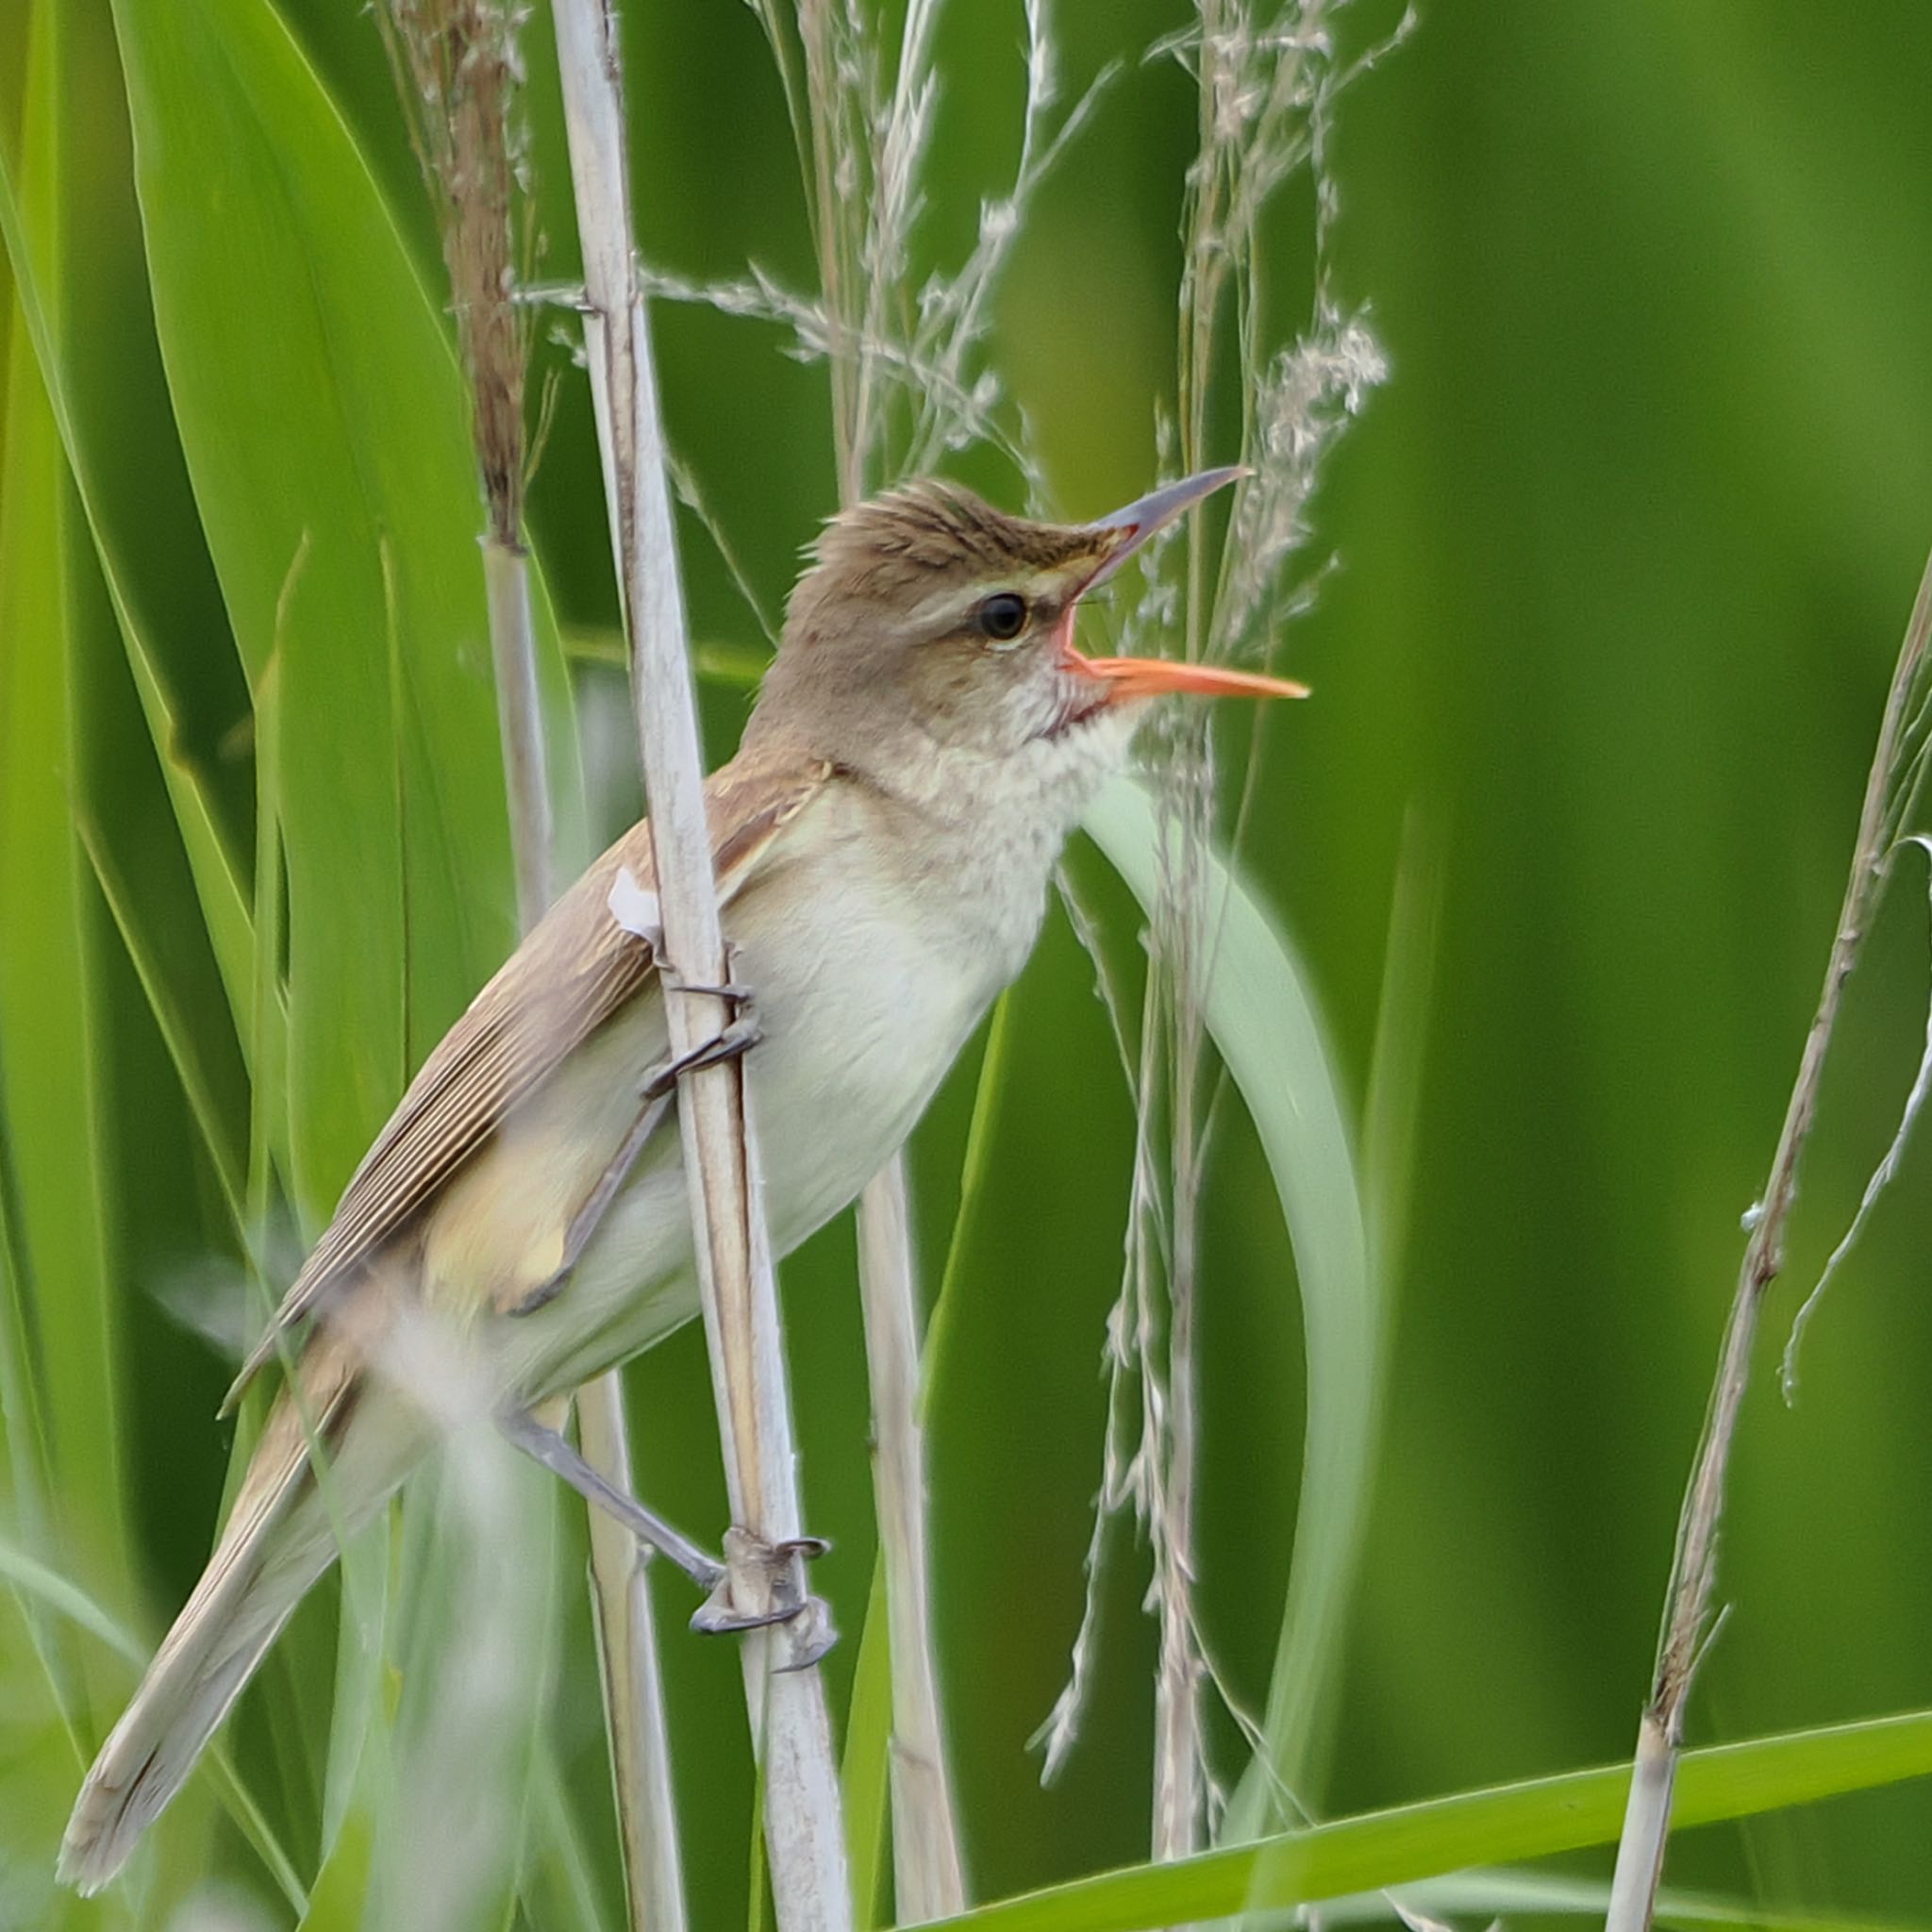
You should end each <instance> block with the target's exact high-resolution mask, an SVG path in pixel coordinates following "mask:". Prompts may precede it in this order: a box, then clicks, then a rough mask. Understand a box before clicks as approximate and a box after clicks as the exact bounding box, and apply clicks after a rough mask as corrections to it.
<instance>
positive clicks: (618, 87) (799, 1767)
mask: <svg viewBox="0 0 1932 1932" xmlns="http://www.w3.org/2000/svg"><path fill="white" fill-rule="evenodd" d="M556 17H557V34H558V55H559V59H560V64H561V67H562V72H563V87H564V99H565V113H566V119H567V124H568V130H569V137H570V151H571V169H572V175H573V177H574V180H575V188H576V197H577V213H578V225H579V232H580V234H581V237H582V245H583V258H584V277H585V284H586V291H587V296H588V312H587V315H586V334H587V337H588V339H589V348H590V362H591V375H592V387H593V394H594V396H595V399H596V402H597V410H598V429H599V441H600V444H601V446H602V449H603V454H604V459H605V481H606V489H607V491H608V496H609V500H610V504H611V508H612V516H613V521H614V525H615V529H616V535H617V561H618V574H619V578H620V581H621V583H622V585H623V589H624V598H625V613H626V616H627V619H628V622H629V626H630V644H631V654H632V658H631V662H632V681H633V691H634V694H635V696H636V699H637V702H638V711H639V736H640V741H641V754H642V758H643V767H644V787H645V791H646V794H647V796H648V798H649V801H650V807H651V837H652V844H653V849H654V851H655V854H656V858H657V874H658V897H659V904H660V908H661V914H662V920H663V927H664V941H665V948H666V953H667V956H668V958H670V959H671V960H672V961H674V962H675V966H676V968H677V970H678V973H679V974H681V976H682V977H683V978H684V979H685V980H686V981H688V982H693V983H696V984H701V985H702V984H709V985H712V986H717V985H722V984H724V982H725V981H726V980H727V979H728V978H729V976H730V962H729V960H728V959H727V958H726V957H725V952H724V940H723V935H722V931H721V928H720V925H719V919H718V903H717V891H716V887H715V884H714V881H713V878H712V868H711V854H710V841H709V835H708V829H707V825H706V818H705V805H704V791H703V780H704V769H703V764H702V761H701V758H700V755H699V749H698V737H697V724H696V717H695V708H694V704H693V699H692V692H691V667H690V658H689V654H688V653H689V647H688V641H687V639H686V635H685V623H684V608H683V595H682V591H681V587H680V584H679V579H678V573H677V562H676V550H675V536H674V531H673V526H672V513H671V500H670V490H669V483H668V478H667V475H666V466H665V462H664V454H663V443H662V432H661V427H660V423H659V418H658V398H657V384H656V376H655V371H654V367H653V363H652V358H651V348H650V337H649V332H648V326H647V323H646V319H645V315H644V308H643V302H642V298H641V294H640V292H639V289H638V282H637V274H636V266H635V260H634V257H633V248H632V234H633V227H632V224H631V221H630V209H629V185H628V175H627V173H626V162H625V139H624V109H623V92H622V77H621V66H620V60H619V54H618V40H617V27H616V21H615V17H614V15H613V14H612V12H611V10H610V8H609V7H608V4H606V0H558V6H557V8H556ZM646 696H648V702H646V701H645V699H646ZM666 1007H667V1011H668V1016H669V1022H670V1028H671V1041H672V1045H673V1047H674V1049H675V1051H676V1052H678V1053H680V1054H682V1053H687V1052H689V1051H691V1048H693V1047H694V1046H696V1045H697V1044H699V1043H700V1042H701V1041H705V1040H707V1039H708V1038H711V1037H714V1036H715V1035H717V1034H718V1033H720V1032H722V1031H723V1029H724V1026H725V1025H726V1024H727V1023H728V1021H729V1019H730V1017H731V1015H730V1013H729V1011H728V1010H727V1007H726V1003H725V1002H724V1001H723V1000H721V999H718V998H716V997H715V996H713V995H711V994H708V993H700V992H694V991H679V990H675V989H674V988H673V987H671V986H669V985H667V988H666ZM677 1113H678V1130H679V1134H680V1137H681V1139H682V1141H683V1146H684V1170H685V1174H686V1176H687V1182H688V1188H689V1194H690V1202H691V1222H692V1226H693V1230H694V1233H695V1235H696V1248H697V1262H698V1279H699V1288H700V1291H701V1294H702V1298H703V1304H704V1315H705V1333H706V1340H707V1342H708V1346H709V1350H710V1357H711V1367H712V1382H713V1391H714V1394H715V1395H716V1398H717V1406H718V1422H719V1432H720V1435H721V1437H722V1439H723V1441H724V1458H725V1472H726V1478H727V1484H728V1488H729V1491H730V1496H731V1506H732V1513H733V1517H734V1519H735V1521H737V1522H738V1523H740V1524H742V1525H743V1526H744V1527H745V1528H746V1529H748V1530H750V1531H752V1532H753V1533H754V1534H756V1535H758V1536H760V1537H762V1538H764V1539H765V1540H766V1541H768V1542H771V1543H774V1544H776V1543H782V1542H784V1541H787V1540H789V1539H791V1538H794V1537H796V1536H797V1535H798V1534H799V1533H800V1527H801V1524H800V1517H799V1506H798V1496H797V1491H796V1485H795V1480H794V1474H793V1472H794V1465H795V1461H796V1453H795V1449H794V1446H793V1433H792V1428H791V1401H790V1395H789V1391H788V1389H787V1386H786V1374H785V1363H784V1355H783V1349H782V1346H781V1344H780V1340H779V1322H778V1308H777V1294H776V1290H775V1286H774V1281H773V1278H772V1267H771V1254H770V1247H769V1243H768V1241H767V1240H766V1236H765V1232H764V1226H763V1215H762V1210H761V1208H760V1206H759V1203H758V1198H757V1194H756V1191H755V1183H756V1177H757V1174H758V1158H757V1150H756V1146H755V1143H754V1141H753V1139H752V1131H753V1130H752V1124H751V1123H750V1121H749V1120H748V1118H747V1116H746V1113H745V1109H744V1088H743V1081H742V1075H741V1068H740V1067H739V1066H738V1065H737V1064H736V1063H726V1064H724V1065H720V1066H716V1067H713V1068H710V1069H708V1070H707V1071H704V1072H701V1073H699V1074H695V1075H693V1076H691V1077H689V1078H687V1079H686V1080H685V1081H684V1082H683V1084H682V1087H681V1089H680V1094H679V1106H678V1109H677ZM791 1567H792V1571H793V1574H792V1576H791V1584H792V1586H793V1587H794V1588H795V1589H796V1590H797V1591H799V1592H800V1594H801V1595H802V1594H803V1593H804V1591H805V1582H804V1578H803V1576H802V1574H798V1572H799V1571H800V1569H801V1568H802V1566H801V1565H800V1563H799V1561H798V1559H797V1558H795V1557H794V1558H793V1559H792V1566H791ZM758 1587H759V1581H758V1577H757V1576H756V1575H755V1574H754V1575H751V1576H748V1577H747V1578H746V1579H745V1594H747V1595H748V1594H750V1593H751V1592H753V1591H756V1590H757V1589H758ZM796 1642H797V1633H796V1631H795V1629H794V1627H793V1626H787V1625H780V1626H777V1627H775V1628H774V1629H770V1630H765V1631H759V1632H755V1633H753V1634H751V1635H750V1636H748V1637H747V1638H746V1639H745V1641H744V1645H743V1656H744V1671H745V1691H746V1697H747V1701H748V1704H749V1706H750V1710H751V1719H752V1728H753V1735H754V1738H755V1740H757V1742H758V1749H759V1756H760V1758H761V1761H762V1764H763V1768H764V1773H765V1838H766V1845H767V1850H768V1855H769V1857H770V1862H771V1870H772V1888H773V1896H774V1903H775V1905H776V1908H777V1914H778V1920H779V1924H780V1925H781V1926H782V1927H783V1928H785V1932H819V1928H825V1932H842V1928H844V1927H846V1926H849V1925H850V1924H851V1919H852V1907H851V1887H850V1883H849V1880H848V1877H847V1874H846V1863H845V1835H844V1821H843V1816H842V1812H841V1804H840V1794H839V1782H838V1775H837V1770H836V1767H835V1764H834V1761H833V1757H832V1739H831V1724H830V1718H829V1715H828V1712H827V1710H826V1707H825V1695H824V1682H823V1680H822V1678H821V1675H820V1674H819V1672H818V1670H817V1668H816V1667H815V1666H813V1665H810V1664H808V1663H806V1662H805V1659H804V1658H803V1657H799V1656H797V1655H795V1654H794V1651H795V1645H796ZM795 1664H804V1667H803V1668H795V1669H794V1668H784V1667H785V1666H790V1665H795Z"/></svg>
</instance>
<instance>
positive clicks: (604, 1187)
mask: <svg viewBox="0 0 1932 1932" xmlns="http://www.w3.org/2000/svg"><path fill="white" fill-rule="evenodd" d="M740 991H741V990H740ZM747 997H748V996H747ZM757 1044H758V1022H757V1021H756V1020H755V1019H753V1018H752V1016H751V1015H750V1014H749V1013H740V1014H739V1016H738V1017H737V1018H736V1019H735V1020H733V1021H732V1022H731V1023H730V1024H729V1025H727V1026H726V1027H725V1028H724V1032H722V1033H720V1034H718V1035H716V1036H715V1037H714V1038H712V1039H710V1040H707V1041H704V1042H703V1043H702V1044H700V1045H698V1046H694V1047H692V1048H691V1052H689V1053H688V1054H684V1055H682V1056H680V1057H679V1058H675V1059H668V1060H665V1061H663V1062H662V1063H661V1064H660V1065H658V1066H656V1067H654V1068H652V1070H651V1072H650V1073H649V1074H647V1075H646V1076H645V1078H644V1083H643V1085H642V1086H641V1088H640V1089H639V1090H638V1099H639V1101H640V1102H641V1105H640V1107H639V1108H638V1117H637V1119H636V1120H635V1121H633V1122H632V1123H631V1128H630V1131H629V1133H627V1134H626V1135H625V1137H624V1141H623V1143H622V1144H621V1145H620V1146H619V1148H618V1150H617V1152H616V1153H615V1154H613V1155H612V1156H611V1157H610V1160H609V1163H608V1166H606V1168H605V1170H604V1172H603V1173H602V1174H599V1175H598V1176H597V1184H596V1186H595V1187H593V1188H592V1189H591V1191H590V1192H589V1193H588V1194H586V1195H585V1196H584V1203H583V1206H582V1207H581V1208H578V1209H577V1211H576V1212H575V1214H574V1215H572V1216H571V1223H570V1226H569V1227H568V1228H567V1229H565V1231H564V1237H563V1258H562V1260H560V1261H559V1262H558V1264H557V1268H556V1270H555V1272H554V1273H553V1274H550V1275H549V1276H547V1277H546V1278H545V1279H544V1280H542V1281H540V1282H539V1283H538V1284H537V1286H536V1287H535V1288H533V1289H532V1290H531V1291H529V1293H528V1294H526V1295H525V1296H524V1298H523V1299H522V1300H521V1301H520V1302H518V1303H517V1304H516V1305H515V1307H512V1308H511V1309H510V1311H509V1312H510V1314H511V1315H512V1316H517V1315H533V1314H535V1313H536V1311H537V1310H538V1309H539V1308H541V1307H543V1306H544V1305H545V1304H546V1303H548V1302H553V1301H555V1300H556V1299H557V1297H558V1294H559V1293H560V1292H561V1291H562V1289H563V1285H564V1283H565V1282H566V1281H568V1280H569V1279H570V1273H571V1270H572V1269H573V1268H575V1266H576V1265H577V1262H578V1261H579V1260H580V1259H581V1258H582V1257H583V1252H584V1250H585V1248H587V1247H588V1246H589V1245H590V1241H591V1236H592V1235H593V1234H595V1233H596V1232H597V1229H598V1226H599V1224H601V1223H602V1221H603V1219H604V1216H605V1214H606V1213H607V1212H608V1210H609V1208H610V1204H611V1202H612V1201H614V1200H615V1199H616V1198H617V1194H618V1191H619V1190H620V1189H621V1188H622V1187H623V1186H624V1184H625V1181H627V1180H628V1179H629V1178H630V1174H631V1170H632V1169H633V1168H634V1167H635V1166H636V1165H637V1164H638V1157H639V1155H641V1153H642V1152H643V1151H644V1147H645V1144H646V1143H647V1142H648V1141H649V1140H650V1138H651V1136H652V1135H653V1134H655V1133H656V1132H657V1131H658V1125H659V1124H660V1123H661V1122H662V1121H663V1118H664V1115H665V1111H666V1109H668V1108H669V1107H670V1105H671V1096H672V1094H673V1092H674V1091H675V1090H676V1087H677V1083H678V1080H679V1079H680V1078H681V1077H682V1076H683V1075H684V1074H692V1073H695V1072H696V1071H697V1070H698V1069H699V1068H700V1067H714V1066H716V1065H718V1063H719V1062H720V1061H722V1060H728V1059H735V1058H737V1057H738V1056H739V1055H740V1054H741V1053H746V1052H749V1051H750V1049H751V1048H752V1047H754V1046H756V1045H757Z"/></svg>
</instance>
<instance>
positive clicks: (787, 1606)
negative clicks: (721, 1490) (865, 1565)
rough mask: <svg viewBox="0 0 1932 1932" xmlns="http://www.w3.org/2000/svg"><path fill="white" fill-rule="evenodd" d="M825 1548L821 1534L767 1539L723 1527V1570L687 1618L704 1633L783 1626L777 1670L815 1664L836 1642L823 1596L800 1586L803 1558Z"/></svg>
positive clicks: (837, 1636)
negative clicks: (782, 1646) (783, 1647)
mask: <svg viewBox="0 0 1932 1932" xmlns="http://www.w3.org/2000/svg"><path fill="white" fill-rule="evenodd" d="M830 1548H831V1544H830V1543H828V1542H826V1541H824V1538H823V1537H816V1536H794V1537H787V1538H786V1539H785V1540H784V1541H782V1542H775V1543H774V1542H768V1541H766V1540H765V1539H764V1538H763V1537H761V1536H756V1535H754V1534H753V1533H752V1532H751V1531H750V1530H748V1529H740V1528H738V1527H736V1526H735V1525H734V1526H733V1527H732V1528H730V1529H727V1530H726V1531H725V1532H724V1575H723V1577H722V1578H721V1579H720V1580H719V1583H718V1586H717V1588H716V1589H715V1590H713V1591H712V1592H711V1594H710V1595H709V1596H708V1598H706V1600H705V1601H704V1602H703V1603H702V1604H700V1605H699V1606H698V1608H697V1611H696V1613H695V1614H694V1615H693V1616H692V1618H691V1628H692V1629H693V1630H700V1631H703V1632H704V1633H705V1634H706V1635H707V1636H722V1635H727V1634H729V1633H731V1632H733V1631H741V1630H763V1629H767V1628H771V1627H774V1626H783V1629H784V1633H785V1639H786V1653H787V1654H786V1656H785V1658H784V1660H783V1661H782V1662H781V1663H780V1664H779V1665H778V1668H779V1669H780V1670H781V1671H802V1670H806V1669H808V1667H809V1666H810V1665H812V1664H815V1663H817V1662H818V1660H819V1659H820V1658H821V1657H824V1654H825V1653H826V1652H827V1651H828V1650H830V1649H831V1647H832V1645H833V1644H834V1643H836V1642H837V1641H839V1633H838V1631H837V1630H836V1629H835V1628H834V1627H833V1624H832V1612H831V1609H830V1607H829V1606H828V1605H827V1604H826V1603H825V1600H824V1598H823V1597H820V1596H814V1595H813V1594H812V1593H811V1592H810V1591H808V1590H807V1589H806V1587H805V1565H806V1561H807V1559H808V1558H810V1557H823V1556H824V1554H825V1552H826V1551H827V1550H828V1549H830Z"/></svg>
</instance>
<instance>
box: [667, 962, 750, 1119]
mask: <svg viewBox="0 0 1932 1932" xmlns="http://www.w3.org/2000/svg"><path fill="white" fill-rule="evenodd" d="M691 991H693V992H698V991H703V992H717V991H720V989H718V988H716V987H709V986H707V987H702V988H700V987H692V988H691ZM750 998H751V996H750V995H749V994H748V993H744V994H742V1006H743V1008H749V1006H750ZM764 1037H765V1036H764V1034H763V1032H762V1031H761V1030H760V1028H759V1026H758V1020H757V1018H756V1017H755V1016H754V1015H753V1014H752V1013H751V1012H750V1011H748V1010H742V1009H741V1011H740V1012H739V1014H738V1017H737V1018H736V1019H735V1020H732V1021H730V1022H728V1023H727V1024H725V1026H724V1030H723V1031H722V1032H718V1033H714V1034H713V1035H712V1036H711V1037H710V1039H708V1040H705V1041H699V1042H698V1044H697V1045H696V1046H694V1047H692V1048H691V1051H690V1052H689V1053H684V1054H679V1055H678V1056H677V1058H675V1059H673V1060H667V1061H666V1062H665V1063H664V1065H663V1066H662V1067H661V1068H660V1069H659V1070H658V1072H656V1073H654V1074H652V1075H651V1077H650V1079H649V1080H648V1081H646V1082H645V1084H644V1091H643V1097H644V1100H645V1102H646V1104H648V1103H649V1102H651V1101H653V1100H658V1099H660V1098H662V1096H663V1095H665V1094H667V1093H669V1092H671V1091H673V1090H674V1089H675V1087H676V1085H677V1083H678V1082H679V1081H680V1080H681V1079H683V1078H684V1076H685V1075H686V1074H695V1073H697V1072H698V1071H699V1070H700V1069H701V1068H704V1067H718V1066H723V1065H724V1062H725V1061H726V1060H735V1059H737V1058H738V1057H739V1056H740V1055H741V1054H746V1053H749V1052H750V1051H751V1050H752V1048H753V1047H755V1046H756V1045H757V1044H758V1041H760V1040H762V1039H763V1038H764Z"/></svg>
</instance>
